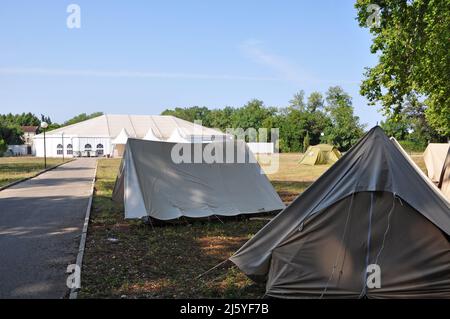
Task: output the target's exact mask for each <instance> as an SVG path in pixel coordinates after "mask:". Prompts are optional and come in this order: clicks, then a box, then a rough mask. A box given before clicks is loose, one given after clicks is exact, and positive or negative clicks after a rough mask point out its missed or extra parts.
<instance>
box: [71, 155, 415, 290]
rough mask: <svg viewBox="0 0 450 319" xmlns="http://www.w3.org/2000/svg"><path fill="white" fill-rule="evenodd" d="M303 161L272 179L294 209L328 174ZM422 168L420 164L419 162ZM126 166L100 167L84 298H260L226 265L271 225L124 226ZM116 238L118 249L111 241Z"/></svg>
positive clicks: (286, 163) (284, 158) (112, 162)
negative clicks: (121, 194) (121, 170)
mask: <svg viewBox="0 0 450 319" xmlns="http://www.w3.org/2000/svg"><path fill="white" fill-rule="evenodd" d="M299 158H300V154H280V169H279V171H278V172H277V173H275V174H270V175H269V176H268V177H269V179H270V180H271V181H272V183H273V184H274V186H275V188H276V190H277V192H278V193H279V194H280V196H281V197H282V199H283V201H284V202H286V203H289V202H290V201H292V200H293V199H294V198H295V197H296V196H297V195H298V194H299V193H301V192H302V191H303V190H304V189H305V188H306V187H308V186H309V185H310V184H311V183H312V182H313V181H314V180H316V179H317V177H318V176H320V175H321V174H322V173H323V172H324V171H325V170H326V169H328V166H326V165H323V166H315V167H310V166H304V165H299V164H298V160H299ZM413 159H414V160H415V161H416V162H418V164H419V166H421V167H423V160H422V159H421V156H415V157H414V158H413ZM119 164H120V160H118V159H101V160H99V161H98V170H97V181H96V185H95V189H96V192H95V197H94V201H93V206H92V213H91V222H90V225H89V231H88V238H87V244H86V252H85V255H84V265H83V271H82V283H81V285H82V289H81V291H80V293H79V298H110V297H113V298H114V297H116V298H120V297H122V296H123V297H126V298H202V297H203V298H209V297H211V298H213V297H216V298H258V297H261V296H263V294H264V291H265V289H264V285H262V284H256V283H254V282H252V281H251V280H250V279H248V278H247V277H246V276H245V275H244V274H243V273H242V272H240V271H239V269H237V268H236V267H235V266H233V265H231V264H230V263H228V264H225V265H223V266H221V267H218V268H217V269H215V270H213V271H211V272H210V273H208V274H207V275H205V276H203V277H201V278H200V279H197V278H196V277H197V276H198V275H200V274H202V273H203V272H205V271H207V270H208V269H210V268H211V267H213V266H215V265H217V264H219V263H220V262H222V261H224V260H226V259H227V258H228V257H229V256H230V255H231V254H232V253H233V252H235V251H236V250H237V249H238V248H240V247H241V246H242V245H243V244H244V243H245V242H246V241H247V240H248V239H249V238H250V237H251V236H253V235H254V234H255V233H256V232H257V231H258V230H259V229H261V227H262V226H264V224H265V223H267V220H263V219H260V218H258V219H252V220H250V219H244V218H236V219H229V220H226V221H224V223H223V224H222V222H220V221H218V220H214V219H212V220H211V221H209V222H208V221H203V222H200V221H196V222H189V223H188V222H186V223H184V224H183V223H181V224H178V225H166V226H159V227H154V228H153V227H151V226H149V225H145V224H143V223H142V222H141V221H125V220H123V207H122V206H121V205H118V204H116V203H114V202H112V201H111V194H112V190H113V187H114V181H115V177H116V173H117V170H118V166H119ZM111 238H115V239H118V241H110V240H109V239H111Z"/></svg>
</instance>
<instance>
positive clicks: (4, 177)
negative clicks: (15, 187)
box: [0, 156, 67, 186]
mask: <svg viewBox="0 0 450 319" xmlns="http://www.w3.org/2000/svg"><path fill="white" fill-rule="evenodd" d="M66 161H67V160H66ZM61 163H62V159H61V158H47V167H52V166H55V165H58V164H61ZM43 169H44V159H43V158H38V157H31V156H30V157H0V186H4V185H7V184H9V183H12V182H15V181H17V180H20V179H22V178H26V177H30V176H32V175H34V174H36V173H38V172H39V171H41V170H43Z"/></svg>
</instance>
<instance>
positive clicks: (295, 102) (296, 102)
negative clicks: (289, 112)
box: [289, 90, 306, 111]
mask: <svg viewBox="0 0 450 319" xmlns="http://www.w3.org/2000/svg"><path fill="white" fill-rule="evenodd" d="M289 107H291V108H294V109H297V110H299V111H304V110H305V108H306V105H305V91H303V90H300V91H298V92H297V93H295V94H294V97H293V98H292V100H290V101H289Z"/></svg>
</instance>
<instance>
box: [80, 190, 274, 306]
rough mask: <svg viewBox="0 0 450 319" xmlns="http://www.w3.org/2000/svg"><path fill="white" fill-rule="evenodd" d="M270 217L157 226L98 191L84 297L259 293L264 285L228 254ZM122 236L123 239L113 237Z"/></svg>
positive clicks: (88, 250)
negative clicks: (131, 216)
mask: <svg viewBox="0 0 450 319" xmlns="http://www.w3.org/2000/svg"><path fill="white" fill-rule="evenodd" d="M266 222H267V221H264V220H249V219H247V218H244V219H240V220H239V219H236V220H233V219H231V220H226V221H222V222H221V221H219V220H210V221H208V222H206V221H204V220H203V221H191V220H190V221H189V224H182V223H180V224H177V225H170V224H166V225H163V226H159V227H152V226H151V225H147V224H144V223H143V222H141V221H136V220H130V221H128V220H123V206H122V205H118V204H116V203H115V202H113V201H112V200H111V199H110V198H109V197H107V196H96V197H95V199H94V203H93V211H92V213H91V224H90V230H89V233H88V239H87V247H86V253H85V257H84V258H85V261H84V265H83V283H82V290H81V293H80V297H82V298H83V297H84V298H89V297H100V298H101V297H105V298H106V297H120V296H122V295H126V296H127V297H129V298H201V297H206V298H209V297H210V298H222V297H230V298H231V297H233V298H239V297H240V298H246V297H248V298H257V297H260V296H262V295H263V293H264V287H263V286H261V285H258V284H255V283H253V282H252V281H251V280H250V279H248V278H247V277H246V276H245V275H244V274H243V273H241V272H240V271H239V270H238V269H237V268H236V267H234V266H232V265H231V263H227V264H226V265H223V266H222V267H218V268H217V269H215V270H214V271H212V272H210V273H208V274H207V275H206V276H204V277H202V278H200V279H196V278H197V276H199V275H200V274H202V273H204V272H205V271H207V270H208V269H210V268H212V267H214V266H215V265H217V264H219V263H221V262H222V261H224V260H226V259H227V258H228V257H229V256H230V255H231V254H232V253H234V252H235V251H236V250H237V249H239V248H240V247H241V246H242V245H243V244H244V243H245V242H246V241H247V240H248V239H249V238H250V237H251V236H252V235H254V234H255V233H256V232H257V231H258V230H259V229H260V228H262V226H264V224H265V223H266ZM110 238H115V239H118V241H117V242H112V241H109V240H108V239H110Z"/></svg>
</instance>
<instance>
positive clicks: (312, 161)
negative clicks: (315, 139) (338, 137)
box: [300, 144, 341, 165]
mask: <svg viewBox="0 0 450 319" xmlns="http://www.w3.org/2000/svg"><path fill="white" fill-rule="evenodd" d="M340 158H341V153H340V152H339V150H338V149H337V148H336V147H335V146H333V145H328V144H319V145H314V146H310V147H308V149H307V150H306V152H305V155H303V157H302V159H301V160H300V164H305V165H322V164H334V163H335V162H337V160H338V159H340Z"/></svg>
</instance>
